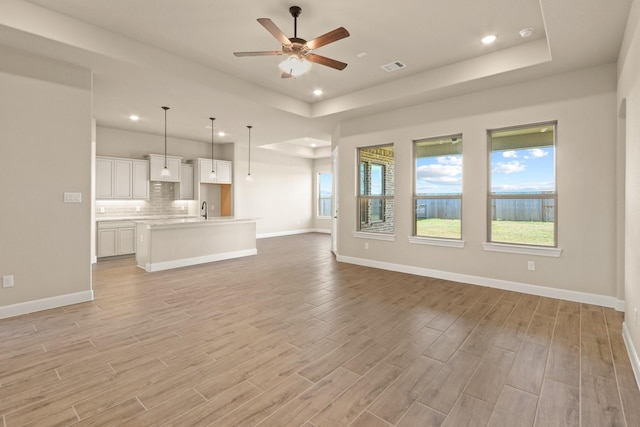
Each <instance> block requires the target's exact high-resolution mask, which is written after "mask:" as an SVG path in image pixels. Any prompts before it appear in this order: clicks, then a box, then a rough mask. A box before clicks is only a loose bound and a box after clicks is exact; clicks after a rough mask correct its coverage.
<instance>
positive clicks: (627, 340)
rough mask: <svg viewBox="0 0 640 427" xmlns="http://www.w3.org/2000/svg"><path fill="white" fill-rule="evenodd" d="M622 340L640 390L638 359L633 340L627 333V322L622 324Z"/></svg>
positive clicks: (639, 363)
mask: <svg viewBox="0 0 640 427" xmlns="http://www.w3.org/2000/svg"><path fill="white" fill-rule="evenodd" d="M622 339H623V340H624V345H625V346H626V347H627V354H628V355H629V360H630V361H631V367H632V368H633V374H634V375H635V376H636V384H637V385H638V388H639V389H640V358H638V352H637V351H636V348H635V347H634V346H633V340H632V339H631V333H630V332H629V328H628V327H627V322H622Z"/></svg>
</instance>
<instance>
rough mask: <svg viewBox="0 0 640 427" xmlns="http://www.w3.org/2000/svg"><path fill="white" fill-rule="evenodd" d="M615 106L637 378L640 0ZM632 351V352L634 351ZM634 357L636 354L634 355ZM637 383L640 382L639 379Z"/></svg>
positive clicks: (628, 316) (628, 334)
mask: <svg viewBox="0 0 640 427" xmlns="http://www.w3.org/2000/svg"><path fill="white" fill-rule="evenodd" d="M618 65H619V67H618V71H619V84H618V106H619V110H620V115H622V116H623V117H621V118H620V119H619V120H620V124H621V126H620V127H621V128H622V129H624V135H625V139H626V147H625V150H626V167H625V170H626V176H625V187H626V190H625V192H626V196H625V227H624V230H625V258H624V259H625V263H624V266H625V267H624V284H625V286H624V288H625V340H626V342H627V346H629V347H630V349H632V362H633V363H634V366H635V369H636V378H640V361H639V360H638V353H640V324H639V323H638V322H639V320H638V317H637V315H636V313H635V310H640V214H639V213H640V2H639V1H638V0H636V1H634V2H633V5H632V7H631V12H630V14H629V22H628V25H627V30H626V33H625V39H624V43H623V48H622V50H621V55H620V59H619V63H618ZM634 353H635V354H634ZM633 356H635V357H633ZM639 382H640V381H639Z"/></svg>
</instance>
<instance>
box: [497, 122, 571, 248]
mask: <svg viewBox="0 0 640 427" xmlns="http://www.w3.org/2000/svg"><path fill="white" fill-rule="evenodd" d="M536 127H553V145H552V146H553V156H554V157H553V182H554V190H553V192H548V193H540V194H528V193H519V194H518V193H516V194H500V193H494V192H492V191H491V185H492V176H493V171H492V154H493V151H494V150H493V149H492V134H493V133H495V132H505V131H511V130H520V129H528V128H536ZM530 148H531V149H532V148H536V147H530ZM557 148H558V121H557V120H550V121H545V122H537V123H529V124H524V125H516V126H506V127H502V128H495V129H487V156H488V158H487V166H488V167H487V170H488V173H487V223H486V227H487V228H486V232H487V236H486V243H485V244H484V249H485V250H491V251H497V252H514V253H523V251H524V252H526V251H527V248H531V250H535V251H537V252H540V253H536V254H539V255H543V256H544V255H545V254H544V252H547V251H548V252H549V255H548V256H560V249H559V248H558V211H559V209H558V159H557ZM530 199H534V200H540V201H541V203H543V200H545V199H552V200H553V245H537V244H535V243H517V242H504V241H498V240H492V225H493V203H492V202H493V200H530ZM527 253H528V252H527Z"/></svg>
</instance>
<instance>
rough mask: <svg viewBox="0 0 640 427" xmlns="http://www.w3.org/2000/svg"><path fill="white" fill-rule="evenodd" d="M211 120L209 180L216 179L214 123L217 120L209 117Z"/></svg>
mask: <svg viewBox="0 0 640 427" xmlns="http://www.w3.org/2000/svg"><path fill="white" fill-rule="evenodd" d="M209 120H211V173H210V174H209V178H211V179H216V177H217V176H216V167H215V164H216V163H215V160H213V121H214V120H215V118H213V117H209Z"/></svg>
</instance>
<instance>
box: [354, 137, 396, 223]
mask: <svg viewBox="0 0 640 427" xmlns="http://www.w3.org/2000/svg"><path fill="white" fill-rule="evenodd" d="M384 148H390V149H391V150H392V152H393V163H394V164H395V146H394V144H393V143H385V144H380V145H372V146H366V147H357V149H356V157H357V158H356V162H357V165H358V166H357V168H356V170H357V171H358V175H359V176H358V177H357V179H356V182H357V189H356V199H357V200H356V207H357V209H356V225H357V227H356V233H372V234H380V235H393V233H394V232H395V221H394V222H393V230H394V231H391V232H387V231H376V230H363V229H362V226H363V225H370V224H382V223H385V222H387V220H388V217H387V211H386V205H387V202H388V201H389V200H391V201H393V200H394V198H395V196H394V194H395V188H394V189H393V191H392V192H391V193H392V194H386V192H387V191H386V190H387V189H386V186H387V179H386V174H387V166H386V165H385V164H381V163H376V162H367V161H363V160H362V155H361V153H362V150H368V149H384ZM367 165H369V167H367ZM371 165H376V166H380V167H381V168H382V170H381V181H382V182H381V191H382V194H380V195H372V194H366V192H367V188H369V189H370V188H371V187H370V184H371V167H370V166H371ZM374 200H379V201H380V210H381V212H380V219H376V220H374V221H372V220H371V215H370V214H369V211H370V209H367V210H365V209H363V203H369V204H371V202H372V201H374Z"/></svg>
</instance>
